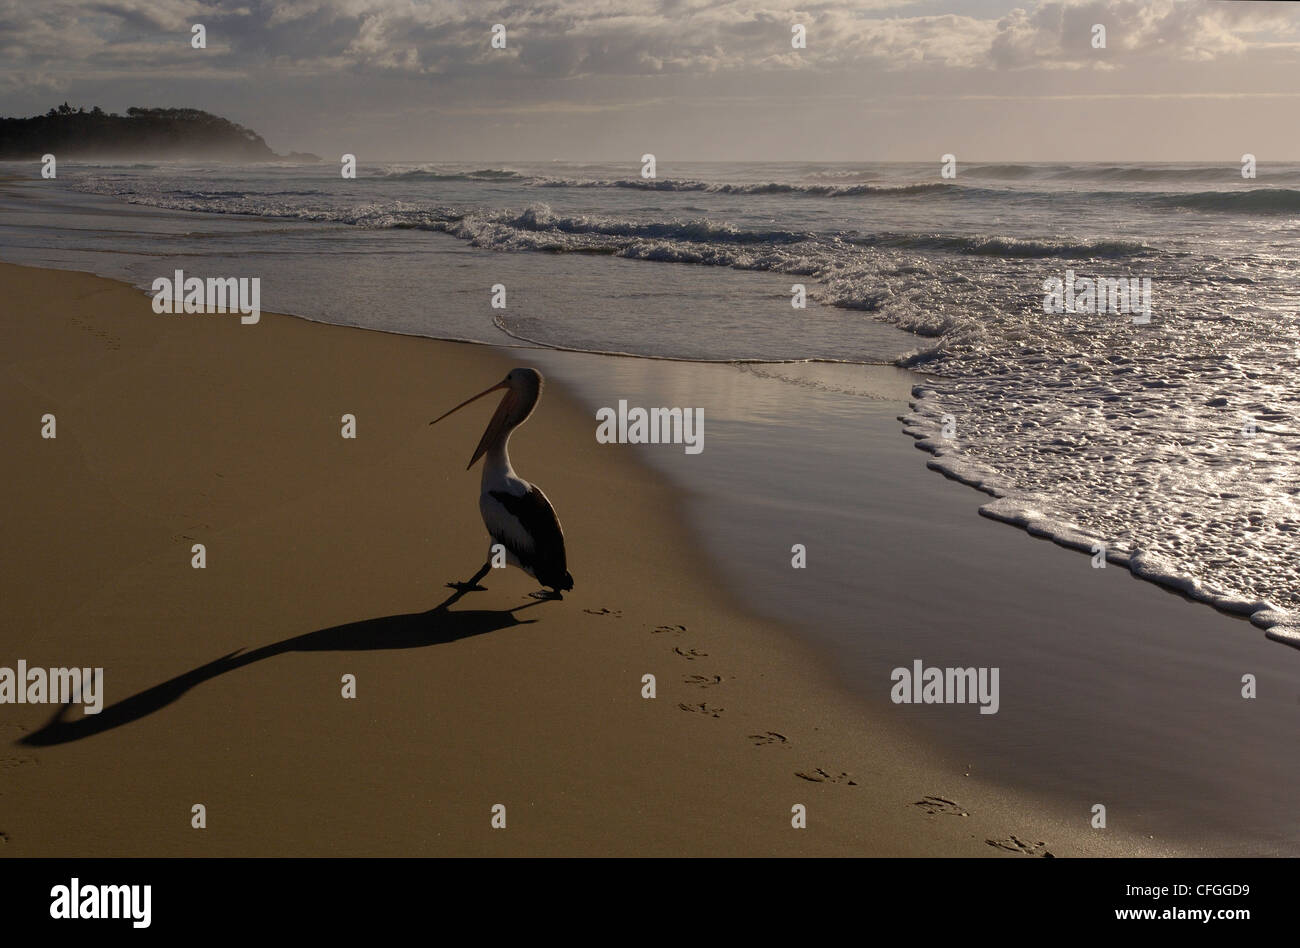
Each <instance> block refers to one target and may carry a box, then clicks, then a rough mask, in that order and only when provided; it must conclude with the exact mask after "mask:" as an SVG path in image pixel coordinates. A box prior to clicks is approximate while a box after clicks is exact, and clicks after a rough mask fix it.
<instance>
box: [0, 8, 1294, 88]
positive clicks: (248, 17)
mask: <svg viewBox="0 0 1300 948" xmlns="http://www.w3.org/2000/svg"><path fill="white" fill-rule="evenodd" d="M934 5H935V4H934V2H933V0H927V2H926V3H925V6H924V8H923V9H926V10H927V11H932V9H933V7H934ZM959 6H960V3H954V4H953V7H954V9H955V8H957V7H959ZM917 9H918V0H856V2H855V0H844V2H829V0H813V2H787V0H534V2H530V3H519V2H505V0H231V2H226V0H95V2H82V0H43V2H41V3H32V2H31V0H0V62H3V63H4V64H5V65H4V66H3V67H0V77H2V78H3V79H4V80H5V83H6V87H10V88H11V87H13V86H14V85H15V84H19V83H21V82H22V80H23V77H24V76H27V77H30V78H31V79H32V81H47V77H48V75H49V74H50V73H51V71H54V72H57V73H58V74H60V75H62V76H65V77H70V78H76V77H79V76H89V75H96V76H103V75H105V74H110V75H118V76H120V77H121V78H124V79H126V78H141V79H148V78H155V79H156V78H159V77H163V76H183V75H185V71H186V70H187V69H192V68H203V69H211V68H226V69H229V70H231V72H232V74H241V73H244V72H248V71H251V70H256V69H258V68H260V67H263V66H265V67H267V68H268V69H270V70H275V69H285V70H291V71H293V72H294V73H295V74H299V75H301V74H304V73H311V72H312V71H315V72H317V73H319V74H321V75H338V74H340V73H348V74H355V75H359V76H364V75H366V74H377V75H383V76H390V77H407V78H411V79H426V80H429V79H435V78H452V79H473V78H475V77H478V76H491V77H494V78H502V79H511V78H514V79H539V80H552V79H553V80H566V79H575V78H583V77H588V78H589V77H640V76H646V77H648V76H662V75H692V74H695V75H718V74H745V73H762V72H774V71H790V70H802V71H814V72H815V71H825V72H839V73H844V74H849V73H852V72H853V71H855V70H856V71H860V70H862V69H863V68H864V67H870V68H876V69H884V70H888V71H905V70H916V69H926V70H934V69H943V68H956V69H986V70H990V71H1014V70H1022V69H1030V68H1033V69H1051V68H1062V67H1064V68H1073V69H1078V68H1083V67H1089V66H1092V67H1098V68H1117V67H1122V66H1123V64H1124V63H1125V62H1132V61H1134V60H1135V58H1139V57H1140V58H1142V59H1144V60H1151V59H1178V60H1192V61H1211V60H1215V59H1220V58H1224V57H1233V56H1239V55H1241V54H1242V53H1246V52H1251V51H1269V50H1271V51H1272V52H1273V53H1274V54H1275V55H1279V56H1284V55H1285V56H1293V55H1294V54H1295V46H1294V45H1293V44H1291V43H1289V42H1287V41H1300V34H1298V31H1297V25H1298V22H1300V11H1297V9H1296V8H1294V7H1293V6H1291V5H1289V4H1267V3H1216V2H1210V0H1038V2H1032V0H1031V2H1029V3H1028V4H1027V5H1026V7H1025V8H1016V9H1012V10H1010V11H1009V12H1007V13H1005V14H1004V15H1001V16H985V17H978V16H972V15H965V14H961V13H956V12H953V13H947V14H935V13H933V12H927V13H926V14H924V15H919V14H918V13H917ZM199 22H201V23H203V24H204V25H205V26H206V27H207V35H208V43H209V49H207V50H203V51H199V50H193V49H191V48H190V46H189V37H190V34H189V27H190V25H191V24H192V23H199ZM496 23H501V24H503V25H504V26H505V27H506V30H507V47H506V49H504V50H498V49H492V48H491V45H490V39H491V27H492V25H493V24H496ZM795 23H802V24H804V25H805V26H806V27H807V48H806V49H803V50H794V49H792V48H791V45H790V36H791V33H790V28H791V25H792V24H795ZM1094 23H1101V24H1103V25H1105V27H1106V30H1107V49H1106V50H1094V49H1092V48H1091V45H1090V39H1091V36H1092V25H1093V24H1094ZM1126 57H1127V58H1126ZM200 60H201V61H202V65H201V66H200V65H199V61H200ZM37 77H41V78H40V79H39V80H38V79H37Z"/></svg>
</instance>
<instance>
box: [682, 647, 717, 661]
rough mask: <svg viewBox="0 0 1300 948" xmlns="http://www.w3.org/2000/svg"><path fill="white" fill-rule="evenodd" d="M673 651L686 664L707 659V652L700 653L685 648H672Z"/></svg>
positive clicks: (696, 650)
mask: <svg viewBox="0 0 1300 948" xmlns="http://www.w3.org/2000/svg"><path fill="white" fill-rule="evenodd" d="M673 651H674V652H676V653H677V654H678V655H680V656H681V657H682V658H684V659H686V660H687V661H688V662H693V661H695V660H696V659H697V658H708V657H709V653H708V652H701V651H699V650H698V649H693V648H687V649H683V648H674V649H673Z"/></svg>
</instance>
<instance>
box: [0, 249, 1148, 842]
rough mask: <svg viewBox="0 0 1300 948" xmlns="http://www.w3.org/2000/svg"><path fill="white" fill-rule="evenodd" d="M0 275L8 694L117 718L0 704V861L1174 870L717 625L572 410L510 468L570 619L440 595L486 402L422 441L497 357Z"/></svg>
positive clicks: (121, 289) (776, 643) (501, 601)
mask: <svg viewBox="0 0 1300 948" xmlns="http://www.w3.org/2000/svg"><path fill="white" fill-rule="evenodd" d="M0 281H2V283H0V288H2V290H3V296H4V298H5V299H6V301H7V303H6V307H5V308H6V311H7V314H6V319H5V321H4V325H3V326H2V327H0V332H2V333H3V338H4V352H5V357H4V359H3V368H2V369H0V388H2V392H3V394H2V396H0V397H2V398H3V401H4V404H5V405H6V411H5V412H3V413H0V426H3V439H4V443H5V445H6V465H5V467H6V484H7V485H8V494H9V496H8V498H7V500H8V507H9V516H8V524H7V526H6V529H5V531H4V533H3V541H2V542H3V544H4V562H5V563H6V570H5V579H4V588H3V592H4V600H5V603H6V610H5V611H6V627H7V628H6V635H5V642H6V653H5V655H4V656H3V657H0V664H9V665H12V664H13V663H14V662H16V661H17V660H18V659H24V660H26V661H27V662H28V663H29V665H47V666H72V665H76V666H92V667H94V666H102V667H103V668H104V690H105V702H104V703H105V707H104V710H103V711H102V712H101V713H100V714H99V715H89V716H84V717H83V716H82V715H81V712H80V711H76V710H74V711H71V712H69V713H68V714H67V715H66V717H63V718H61V719H60V720H59V721H57V722H54V721H52V718H53V717H54V716H55V715H54V712H55V710H56V709H54V708H51V707H49V706H42V705H8V706H5V707H4V708H3V709H2V710H3V717H2V718H0V729H3V731H2V733H3V738H4V744H5V748H4V752H3V758H2V759H0V765H2V769H0V802H2V804H3V806H2V809H0V814H2V816H0V819H2V820H3V822H0V831H3V834H4V835H3V837H2V838H3V839H4V844H3V846H0V852H2V853H4V854H5V855H14V856H19V855H21V856H137V855H146V854H147V855H162V856H167V855H498V854H500V855H505V854H511V855H907V856H921V855H954V856H1008V857H1011V856H1013V855H1024V854H1032V855H1046V854H1047V853H1051V854H1052V855H1054V856H1073V855H1091V854H1096V855H1104V854H1139V853H1140V854H1162V853H1167V852H1172V851H1173V850H1172V849H1171V848H1170V847H1168V846H1166V845H1164V844H1163V843H1158V842H1156V841H1152V840H1146V839H1133V838H1127V837H1125V836H1124V835H1123V834H1122V833H1120V832H1117V831H1108V832H1106V833H1097V832H1092V831H1090V830H1089V829H1088V825H1087V822H1086V820H1085V819H1082V818H1080V817H1079V815H1078V814H1062V813H1060V812H1057V811H1055V810H1054V809H1053V808H1052V806H1051V805H1050V804H1048V803H1047V802H1045V801H1042V800H1035V799H1032V798H1029V797H1027V796H1022V795H1019V794H1016V793H1013V792H1011V791H1009V790H1007V789H1005V788H1001V787H995V786H992V785H988V784H985V783H983V782H982V781H981V780H980V779H979V778H978V776H965V775H964V774H963V772H962V769H961V768H960V767H958V768H954V767H952V766H951V765H950V764H944V763H942V762H941V760H940V758H939V757H938V756H937V755H935V754H932V753H930V752H929V751H928V750H927V749H926V748H924V747H922V746H920V745H919V744H918V743H916V742H915V741H914V740H912V739H911V738H910V737H908V736H907V735H905V734H903V733H901V732H900V731H898V730H896V729H894V728H892V726H887V722H882V721H880V720H879V719H878V716H873V715H872V714H870V713H869V712H868V711H867V709H865V708H864V707H863V706H862V705H861V704H860V703H859V702H857V701H855V700H853V699H852V698H851V697H849V696H848V695H847V694H846V693H845V692H844V689H843V688H841V687H840V686H839V685H838V683H837V682H836V681H835V679H834V677H833V675H832V673H831V670H830V669H828V668H827V667H826V665H825V663H824V662H823V661H821V660H820V659H819V658H818V656H817V655H815V654H814V653H813V652H812V651H811V649H810V648H808V647H807V646H805V645H804V644H801V643H798V642H796V640H795V639H794V637H792V636H791V635H790V634H789V630H787V629H784V628H781V627H777V626H775V625H773V624H770V623H768V622H765V621H763V620H760V619H759V618H757V617H756V616H754V615H751V614H749V613H748V612H747V610H746V609H745V608H743V606H742V605H741V604H740V603H739V602H737V601H736V599H735V597H734V595H733V594H732V593H731V592H729V587H728V586H727V584H725V583H723V582H721V581H720V580H719V578H718V577H717V576H716V575H715V573H714V570H713V568H712V567H711V565H710V564H709V563H708V562H707V561H706V559H705V558H704V556H703V554H702V553H701V552H700V551H699V549H698V548H697V546H696V544H695V541H694V539H693V538H692V536H691V534H690V532H689V531H688V530H687V529H686V528H685V526H684V524H683V522H682V511H683V509H684V507H683V504H684V500H683V498H682V496H680V495H679V494H678V493H676V492H675V491H674V490H672V489H670V488H669V487H668V486H667V485H666V484H665V483H664V482H663V481H662V480H661V479H660V478H658V477H657V476H656V475H654V474H653V473H652V472H650V471H649V470H648V469H647V468H645V467H643V466H641V465H640V464H638V463H637V462H636V461H635V459H634V458H633V457H632V456H631V454H630V453H628V452H626V451H621V450H619V449H617V448H613V449H611V448H610V447H609V446H602V445H598V444H597V443H596V441H595V439H594V438H593V430H594V422H593V420H592V419H591V418H590V417H589V416H588V414H587V412H586V411H585V409H582V408H580V407H579V405H578V403H577V402H576V401H575V400H574V399H573V398H571V397H570V395H569V394H568V393H567V392H566V391H565V389H564V388H563V387H561V386H559V385H550V386H548V387H547V389H546V392H545V395H544V397H543V400H542V402H541V406H540V408H539V410H538V412H537V413H536V414H535V415H534V417H533V418H532V419H531V420H530V421H529V422H528V424H527V425H526V426H525V427H524V428H522V429H521V430H520V432H519V433H518V434H517V435H516V437H515V439H514V441H513V442H512V447H513V448H514V451H515V458H516V465H517V467H518V468H519V469H520V470H521V472H523V473H525V475H526V476H528V477H529V478H530V479H532V480H534V481H535V482H536V483H538V484H540V485H542V486H543V487H544V488H545V490H546V491H547V493H548V494H549V496H550V498H551V500H552V501H553V502H554V504H555V506H556V509H557V510H558V511H559V512H560V515H561V517H562V519H563V521H564V525H565V530H566V534H567V537H568V543H569V548H570V553H569V557H570V559H569V563H570V570H571V572H572V573H573V575H574V577H575V580H576V588H575V589H574V590H573V591H572V592H571V593H569V594H567V595H566V596H565V598H564V599H563V601H555V602H538V601H536V600H533V599H530V598H529V597H528V596H527V593H528V592H530V591H531V590H533V589H535V588H536V587H535V584H534V583H533V581H532V580H531V579H529V578H528V577H527V576H525V575H524V574H522V573H520V572H519V571H517V570H509V571H504V572H495V571H494V572H493V573H492V574H490V575H489V577H488V579H487V580H486V581H485V582H486V585H487V586H488V590H487V591H486V592H472V593H468V594H464V595H455V594H453V592H452V590H450V589H448V588H446V586H445V584H446V583H447V582H449V581H452V580H461V579H465V578H468V576H469V574H470V573H472V572H473V570H474V569H475V568H476V567H477V566H478V565H479V563H480V562H481V559H482V552H483V548H484V544H485V539H486V538H485V535H484V531H483V526H482V523H481V521H480V519H479V515H478V511H477V508H476V503H475V501H476V497H477V492H478V471H477V469H476V470H474V471H471V472H466V470H465V463H466V462H467V461H468V459H469V455H470V453H471V451H472V449H473V446H474V444H475V442H476V441H477V439H478V436H479V433H480V431H481V430H482V426H483V424H484V423H485V422H486V418H487V416H488V415H489V414H490V408H489V406H488V402H487V400H484V402H482V403H481V405H482V407H481V408H478V409H475V410H466V411H463V412H461V413H459V414H458V415H456V416H453V417H452V418H450V419H448V420H447V421H446V422H443V423H442V424H441V425H440V426H439V427H438V428H437V429H431V428H430V427H429V426H428V422H429V421H430V420H432V419H433V418H434V417H436V416H437V415H439V414H441V413H442V412H443V411H445V410H446V409H447V408H450V407H451V406H453V405H454V404H456V403H458V402H459V401H461V400H462V399H463V398H465V397H467V396H468V395H470V394H473V393H474V392H477V391H479V390H481V389H483V388H485V387H486V386H487V385H489V384H492V383H494V382H496V381H498V380H499V379H500V378H501V377H502V376H503V374H504V373H505V371H507V370H508V369H509V368H510V367H511V365H512V364H513V361H512V357H511V354H510V353H503V352H500V351H496V350H492V349H490V348H487V347H483V346H472V345H463V344H456V343H445V342H437V341H432V340H428V339H420V338H411V337H404V336H397V335H392V334H385V333H380V332H373V331H366V330H359V329H351V328H343V327H336V326H327V325H321V324H314V323H309V322H306V321H303V320H299V319H295V318H290V317H282V316H275V315H270V314H264V315H263V316H262V319H261V321H260V323H258V324H257V325H255V326H243V325H241V324H240V322H239V320H238V318H237V317H232V316H225V315H212V316H158V315H155V314H154V313H153V312H152V311H151V309H150V305H149V300H148V298H147V297H146V296H145V295H143V294H141V293H140V292H139V291H137V290H135V289H132V288H131V287H128V286H126V285H124V284H120V283H116V282H113V281H109V280H105V279H102V278H98V277H93V276H90V275H86V274H80V273H70V272H61V271H50V270H38V269H33V268H27V267H18V266H13V265H8V264H5V265H0ZM46 413H51V414H53V415H55V416H56V419H57V437H56V438H54V439H44V438H42V437H41V418H42V416H43V415H44V414H46ZM347 413H350V414H353V415H354V416H355V417H356V426H357V437H356V438H355V439H344V438H342V437H341V435H340V429H341V417H342V416H343V415H344V414H347ZM195 543H202V544H204V546H205V548H206V557H207V561H206V568H204V569H195V568H193V567H192V566H191V557H192V553H191V549H192V546H193V544H195ZM646 674H651V675H654V676H655V679H656V685H657V696H656V697H655V698H654V699H646V698H643V697H642V687H643V685H642V676H644V675H646ZM345 675H353V676H355V680H356V697H355V698H353V699H347V698H344V697H343V696H342V694H341V689H342V685H341V680H342V677H343V676H345ZM195 804H202V805H203V806H204V807H206V813H207V827H206V829H203V830H197V829H193V828H191V808H192V807H193V806H194V805H195ZM495 804H503V805H505V807H506V811H507V828H506V829H505V830H494V829H492V827H491V825H490V823H491V818H492V807H493V806H494V805H495ZM796 804H803V805H804V806H805V807H806V808H807V829H802V830H796V829H794V828H792V826H791V812H792V811H791V808H792V806H794V805H796ZM1022 844H1023V845H1022Z"/></svg>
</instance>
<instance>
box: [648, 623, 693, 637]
mask: <svg viewBox="0 0 1300 948" xmlns="http://www.w3.org/2000/svg"><path fill="white" fill-rule="evenodd" d="M685 631H686V626H684V625H661V626H658V627H657V628H656V629H655V630H654V632H652V633H651V634H652V635H658V634H660V633H661V632H671V633H672V634H673V635H681V634H682V633H683V632H685Z"/></svg>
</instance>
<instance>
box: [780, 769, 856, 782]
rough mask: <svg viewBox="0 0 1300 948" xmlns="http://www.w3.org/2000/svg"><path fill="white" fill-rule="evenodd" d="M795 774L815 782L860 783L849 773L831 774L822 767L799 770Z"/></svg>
mask: <svg viewBox="0 0 1300 948" xmlns="http://www.w3.org/2000/svg"><path fill="white" fill-rule="evenodd" d="M795 776H796V777H801V778H803V779H804V780H811V781H812V782H813V783H847V784H848V785H849V786H850V787H856V786H857V785H858V782H857V781H856V780H850V779H849V775H848V774H846V773H840V774H831V773H827V772H826V771H825V770H822V769H821V768H820V767H818V768H817V769H816V770H811V771H805V770H797V771H795Z"/></svg>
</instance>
